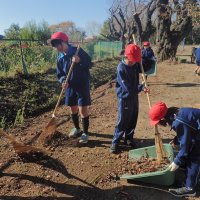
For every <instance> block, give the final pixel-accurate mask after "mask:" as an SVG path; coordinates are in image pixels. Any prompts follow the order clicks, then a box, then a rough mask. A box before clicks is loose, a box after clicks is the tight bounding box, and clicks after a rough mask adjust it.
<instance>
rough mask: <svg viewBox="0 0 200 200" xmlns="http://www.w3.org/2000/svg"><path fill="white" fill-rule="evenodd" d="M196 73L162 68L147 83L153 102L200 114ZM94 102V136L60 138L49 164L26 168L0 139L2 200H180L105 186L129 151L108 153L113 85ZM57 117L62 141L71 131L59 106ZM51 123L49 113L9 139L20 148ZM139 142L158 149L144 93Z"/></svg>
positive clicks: (115, 183)
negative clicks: (79, 139)
mask: <svg viewBox="0 0 200 200" xmlns="http://www.w3.org/2000/svg"><path fill="white" fill-rule="evenodd" d="M194 69H195V65H194V64H177V65H174V64H170V63H169V62H164V63H161V64H159V66H158V76H157V77H149V84H150V88H151V99H152V102H153V103H155V102H157V101H165V102H166V103H167V105H168V106H180V107H181V106H192V107H199V108H200V103H199V97H200V77H198V76H196V75H194V73H193V71H194ZM92 98H93V104H92V106H91V108H90V113H91V122H90V124H91V125H90V132H91V133H90V141H89V143H88V144H87V145H83V146H81V145H79V144H78V142H77V139H69V138H68V137H67V136H62V137H60V136H58V138H57V139H55V140H54V142H53V144H51V146H50V147H47V148H45V150H46V152H47V153H48V156H47V157H46V159H45V160H41V161H38V162H37V163H32V162H26V163H23V162H22V161H20V160H19V158H17V156H16V155H15V153H14V151H13V148H12V147H11V146H10V145H9V144H8V142H7V141H4V140H3V138H2V139H1V141H0V157H1V159H0V199H5V200H8V199H12V200H14V199H15V200H16V199H19V200H24V199H26V200H27V199H39V200H51V199H58V200H65V199H78V200H87V199H88V200H89V199H90V200H92V199H93V200H96V199H97V200H100V199H102V200H103V199H104V200H107V199H108V200H119V199H120V200H121V199H122V200H147V199H148V200H160V199H163V200H174V199H176V198H175V197H173V196H171V195H170V194H169V193H167V192H166V191H167V189H168V188H167V187H161V186H152V185H136V184H130V183H127V182H125V181H120V180H116V179H109V178H108V179H107V181H101V180H102V179H103V178H104V177H109V175H110V174H111V173H112V172H113V170H115V169H116V168H119V167H120V165H121V159H123V158H124V157H126V155H127V152H128V150H130V148H128V147H126V146H123V145H121V153H120V154H118V155H112V154H110V153H109V147H110V143H111V140H112V135H113V131H114V126H115V122H116V118H117V98H116V95H115V84H114V83H112V82H111V83H108V84H105V85H102V86H101V87H99V88H97V89H96V90H94V91H93V92H92ZM57 117H58V119H59V124H60V126H59V128H58V131H59V132H60V133H61V135H62V134H68V133H69V131H70V128H72V124H71V122H70V120H69V112H68V109H67V108H66V107H64V106H61V107H60V108H59V112H58V116H57ZM50 118H51V113H45V114H43V115H41V116H39V117H35V118H31V119H27V120H26V121H25V124H24V125H23V126H19V127H17V128H15V129H10V130H9V133H11V134H13V135H15V136H16V138H17V140H18V141H20V142H24V143H34V140H35V138H36V137H37V135H38V134H39V133H40V131H41V130H42V129H43V127H45V125H46V124H47V123H48V121H49V120H50ZM159 130H160V132H161V133H162V134H163V138H164V142H169V141H170V140H171V139H172V138H173V136H174V133H173V132H170V131H169V128H159ZM58 140H60V141H58ZM135 140H136V143H137V145H138V147H144V146H149V145H152V144H154V129H153V128H151V127H150V126H149V120H148V103H147V99H146V96H145V94H142V93H141V94H140V112H139V119H138V124H137V130H136V133H135ZM152 187H153V188H152ZM155 187H156V188H155ZM194 199H198V198H194Z"/></svg>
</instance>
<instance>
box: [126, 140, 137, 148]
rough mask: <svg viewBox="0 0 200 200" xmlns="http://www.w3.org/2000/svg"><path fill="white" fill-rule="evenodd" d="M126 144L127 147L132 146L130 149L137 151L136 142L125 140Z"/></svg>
mask: <svg viewBox="0 0 200 200" xmlns="http://www.w3.org/2000/svg"><path fill="white" fill-rule="evenodd" d="M124 144H125V145H128V146H130V147H132V148H134V149H135V148H136V146H137V145H136V143H135V142H134V140H125V141H124Z"/></svg>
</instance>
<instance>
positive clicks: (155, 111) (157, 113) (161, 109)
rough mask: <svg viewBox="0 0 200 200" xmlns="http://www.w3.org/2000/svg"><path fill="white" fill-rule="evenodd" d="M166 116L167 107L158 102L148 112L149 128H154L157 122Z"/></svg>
mask: <svg viewBox="0 0 200 200" xmlns="http://www.w3.org/2000/svg"><path fill="white" fill-rule="evenodd" d="M166 114H167V106H166V104H165V103H163V102H159V103H156V104H154V105H153V106H152V107H151V109H150V111H149V117H150V124H151V126H155V125H156V124H158V123H159V121H160V120H161V119H163V118H164V117H165V115H166Z"/></svg>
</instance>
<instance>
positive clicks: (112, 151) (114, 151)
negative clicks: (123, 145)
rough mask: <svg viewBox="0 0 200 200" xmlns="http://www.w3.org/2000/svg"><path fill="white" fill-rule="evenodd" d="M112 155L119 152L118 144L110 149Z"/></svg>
mask: <svg viewBox="0 0 200 200" xmlns="http://www.w3.org/2000/svg"><path fill="white" fill-rule="evenodd" d="M110 152H111V153H117V152H118V144H112V145H111V147H110Z"/></svg>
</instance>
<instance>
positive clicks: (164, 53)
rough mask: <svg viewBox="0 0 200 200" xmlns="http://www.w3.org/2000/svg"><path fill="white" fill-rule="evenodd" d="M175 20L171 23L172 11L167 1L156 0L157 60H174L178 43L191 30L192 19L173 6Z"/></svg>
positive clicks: (177, 5) (183, 9)
mask: <svg viewBox="0 0 200 200" xmlns="http://www.w3.org/2000/svg"><path fill="white" fill-rule="evenodd" d="M175 11H176V13H177V19H176V21H175V22H173V23H172V22H171V17H172V9H171V7H169V1H168V0H157V12H158V19H157V56H158V60H160V61H164V60H167V59H174V58H175V56H176V52H177V48H178V45H179V44H180V42H181V41H182V40H183V39H184V38H185V37H186V36H187V35H188V34H189V32H190V31H191V29H192V19H191V17H190V16H188V15H187V10H186V9H185V8H184V7H181V6H180V5H179V4H178V3H177V4H175Z"/></svg>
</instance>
